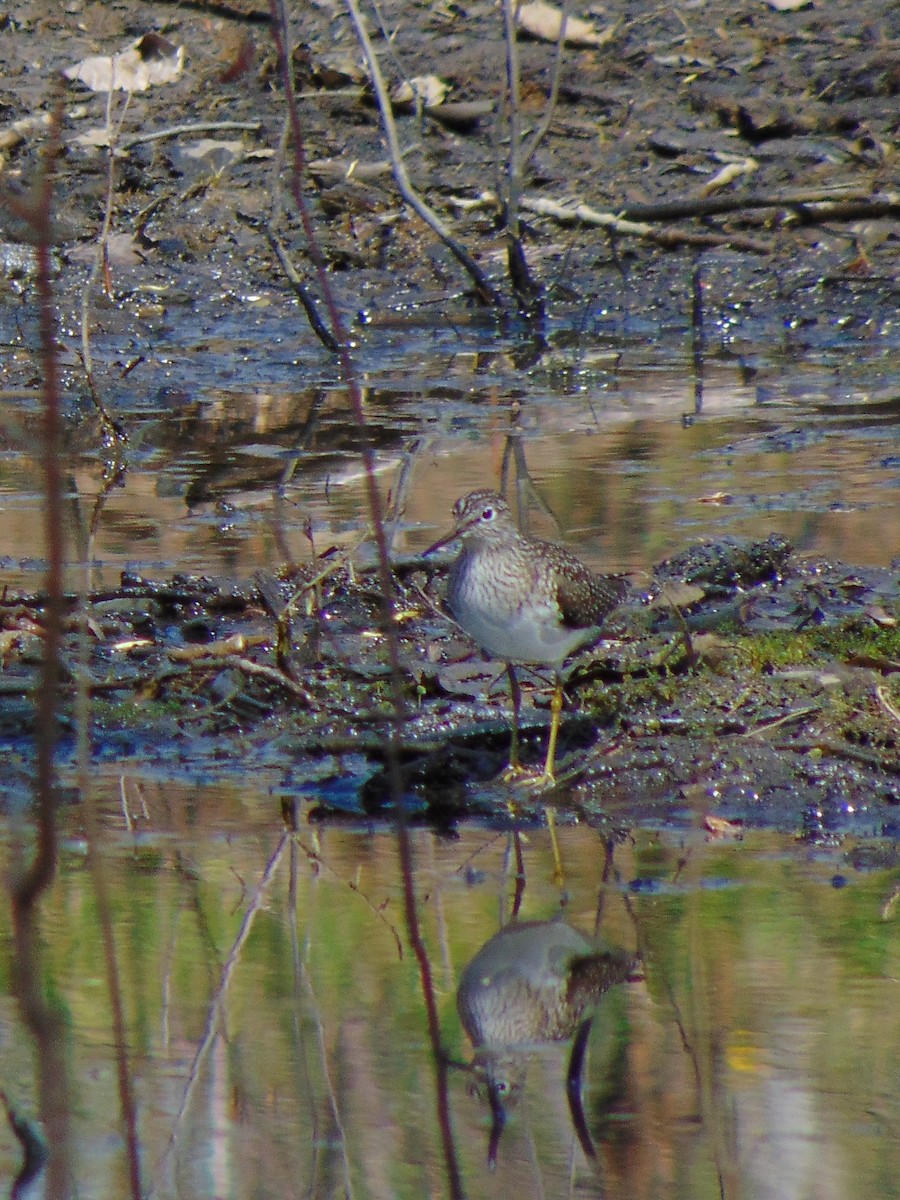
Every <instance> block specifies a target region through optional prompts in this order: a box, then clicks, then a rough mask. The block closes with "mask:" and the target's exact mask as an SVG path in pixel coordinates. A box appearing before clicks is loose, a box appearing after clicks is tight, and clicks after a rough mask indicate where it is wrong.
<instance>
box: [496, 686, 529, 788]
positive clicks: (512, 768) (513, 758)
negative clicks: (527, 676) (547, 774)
mask: <svg viewBox="0 0 900 1200" xmlns="http://www.w3.org/2000/svg"><path fill="white" fill-rule="evenodd" d="M506 674H507V675H508V676H509V694H510V696H511V697H512V732H511V734H510V740H509V766H508V767H507V768H506V770H505V771H504V772H503V775H502V776H501V778H502V779H503V780H505V782H506V783H515V782H517V781H518V780H520V779H521V778H522V776H523V775H527V774H528V772H527V771H526V770H525V768H524V767H523V766H522V764H521V762H520V761H519V710H520V708H521V707H522V689H521V688H520V687H519V680H518V679H517V677H516V669H515V667H514V666H513V665H512V663H507V664H506Z"/></svg>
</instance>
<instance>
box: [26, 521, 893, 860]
mask: <svg viewBox="0 0 900 1200" xmlns="http://www.w3.org/2000/svg"><path fill="white" fill-rule="evenodd" d="M702 557H703V555H702V549H701V548H698V550H696V551H695V552H694V554H693V555H692V558H691V568H692V569H691V571H690V574H691V577H692V581H691V582H687V581H686V574H687V572H685V570H684V567H685V563H684V560H678V561H674V560H673V562H672V563H667V564H662V565H661V567H660V569H659V571H658V574H657V579H656V581H655V582H654V584H653V586H652V587H649V588H647V589H646V590H645V591H644V592H643V593H639V592H636V593H635V595H634V597H633V599H632V600H631V601H630V602H629V603H628V604H626V605H625V606H623V608H622V609H621V610H620V611H619V614H618V616H617V618H616V620H615V621H614V622H613V623H612V625H611V627H610V629H609V631H608V633H609V636H608V637H607V639H606V640H605V641H604V643H602V644H601V646H600V648H599V649H598V650H597V651H596V652H593V653H591V654H589V655H586V656H584V657H582V658H581V659H580V660H579V661H578V663H577V664H576V666H575V668H574V669H573V671H572V673H571V675H570V678H569V683H568V688H567V690H568V695H569V707H568V710H567V715H566V718H565V720H564V724H563V733H562V740H561V750H562V760H561V762H560V765H559V776H560V786H559V788H558V789H557V790H556V792H555V793H554V794H553V799H554V801H555V803H557V804H558V805H559V807H560V819H561V820H566V819H578V820H582V821H586V822H589V823H590V824H592V825H596V826H599V827H601V828H607V829H609V830H610V831H611V832H614V831H618V830H621V829H623V828H627V827H628V826H629V825H630V824H631V823H633V822H634V821H635V820H643V821H651V822H662V823H665V824H671V823H675V824H676V825H677V824H682V823H685V822H687V823H693V822H695V821H697V820H698V819H699V820H712V821H713V822H714V821H715V820H716V819H717V818H718V819H720V820H722V821H726V822H731V823H735V825H734V828H731V829H730V832H731V834H732V835H734V833H735V832H736V831H737V832H739V829H740V826H741V825H743V824H754V825H756V824H763V825H773V826H776V827H780V828H788V829H791V830H795V831H796V832H798V833H801V834H803V835H804V836H805V837H807V838H809V839H811V840H813V841H820V840H822V839H825V840H828V839H830V838H832V837H835V836H838V835H840V834H845V833H847V832H852V833H856V834H858V835H864V836H867V837H872V836H874V837H897V836H900V691H898V689H897V687H896V684H894V682H893V680H894V679H895V677H896V675H897V674H898V673H900V631H898V628H897V620H896V617H895V616H893V615H892V613H894V612H896V610H897V607H898V604H900V595H898V593H900V582H898V579H897V576H896V574H895V573H891V572H888V571H878V570H867V571H866V572H864V573H860V572H853V571H849V570H847V569H846V568H844V567H841V566H840V565H837V564H833V563H824V562H809V561H804V560H802V559H800V558H798V557H796V556H795V555H793V554H792V553H791V552H790V549H789V547H786V546H785V545H784V544H783V543H775V544H773V543H771V542H770V543H768V544H767V543H761V544H759V545H757V546H755V547H746V546H735V545H720V546H715V547H709V548H708V554H707V555H706V565H707V568H708V569H707V570H706V571H704V568H703V563H702V561H701V559H702ZM727 562H730V563H731V566H730V568H726V563H727ZM751 567H752V569H751ZM314 574H315V572H314V571H313V569H312V568H304V569H302V570H301V569H293V570H290V571H285V572H284V574H283V576H282V577H281V578H280V579H275V578H265V579H262V580H260V581H259V583H260V584H261V586H259V587H257V586H253V585H249V586H247V587H244V588H237V587H235V588H228V589H223V588H222V587H221V586H218V585H215V584H213V583H211V582H209V581H203V580H196V579H188V578H175V579H172V580H171V581H169V582H167V583H165V584H160V583H151V582H147V581H142V580H140V579H136V578H131V579H126V580H125V581H124V584H123V587H122V588H121V589H119V590H116V591H112V592H109V593H106V594H98V595H95V596H93V597H92V598H91V600H90V602H89V603H88V605H87V608H86V615H87V623H86V625H84V624H82V622H81V621H79V620H78V619H77V616H76V605H75V603H74V598H73V605H72V608H73V615H72V618H71V622H70V627H69V633H68V635H67V640H66V646H65V653H64V664H65V667H66V679H67V683H68V684H69V685H70V687H73V686H74V683H75V681H76V679H80V680H82V681H84V686H85V687H86V690H87V692H88V694H89V695H90V697H91V700H92V705H91V707H92V711H93V725H92V742H93V752H94V755H95V757H96V760H97V761H98V762H100V763H103V762H116V763H117V764H120V765H122V766H123V767H125V766H127V767H128V768H129V769H134V770H136V771H138V772H139V773H140V772H143V771H148V770H149V771H150V772H151V773H153V774H162V775H164V776H165V775H168V776H170V777H174V778H180V779H196V778H202V777H214V776H221V775H222V774H223V773H224V774H225V775H233V776H242V775H245V774H246V772H247V771H248V770H249V769H252V770H253V773H254V775H255V776H256V777H257V782H259V780H260V779H261V780H264V782H265V784H266V785H267V787H268V789H269V791H270V792H271V794H272V795H274V796H280V797H282V798H284V799H287V798H289V797H293V796H296V795H297V794H302V795H304V796H306V797H307V798H309V799H310V800H312V801H313V802H314V814H315V815H317V816H318V817H319V818H323V817H326V816H330V817H340V816H343V817H346V818H350V819H355V820H358V819H360V817H363V816H367V817H369V818H374V819H377V818H378V817H380V816H385V817H387V816H389V815H390V787H389V785H388V782H387V778H386V776H385V775H384V774H383V770H384V746H385V741H386V739H387V737H388V733H389V729H390V726H391V720H392V712H393V707H392V696H393V693H392V689H391V686H390V667H389V655H388V653H387V650H386V645H385V639H384V637H383V635H382V634H381V633H380V601H379V597H378V591H377V588H376V587H375V585H374V582H373V581H372V580H371V579H369V578H367V577H365V576H362V577H358V576H354V575H351V574H350V573H348V571H347V570H346V568H345V567H344V566H343V565H341V564H340V563H339V562H336V563H334V564H333V566H332V567H331V569H329V568H328V566H327V564H326V565H325V567H324V570H323V571H322V572H319V575H321V576H324V577H321V578H318V579H317V581H316V582H315V583H313V582H312V581H313V576H314ZM441 574H442V572H441V571H440V570H439V569H437V568H435V566H434V564H431V563H426V562H422V561H418V562H410V563H407V564H405V565H404V566H403V567H402V568H400V569H399V570H398V577H397V586H398V589H399V596H398V608H397V612H398V631H399V638H400V651H401V662H402V668H403V673H404V685H403V702H404V704H405V706H406V715H405V718H404V722H403V725H402V732H401V735H400V745H399V753H400V758H401V763H402V777H403V786H404V796H405V801H406V804H407V806H408V808H409V811H410V812H411V813H412V814H413V816H414V819H416V820H422V821H425V822H427V823H430V824H437V825H439V826H450V827H452V826H453V825H455V824H456V823H457V822H458V821H459V820H462V819H466V818H468V817H471V816H477V817H479V818H480V819H482V820H487V821H489V822H492V823H493V822H497V821H500V822H501V823H504V822H506V821H508V820H509V819H510V813H511V811H512V812H514V813H515V814H516V819H517V820H519V821H522V820H525V821H528V820H530V819H534V820H540V819H542V814H543V811H544V808H543V806H544V804H545V803H546V802H547V800H548V795H547V794H546V793H544V794H541V795H539V796H536V795H533V794H531V793H530V792H529V791H528V790H527V789H522V788H511V787H508V786H505V785H502V784H500V783H498V782H497V777H498V775H499V773H500V772H501V770H502V767H503V765H504V764H505V761H506V754H507V751H508V737H509V701H508V696H507V694H506V689H505V682H504V677H503V675H502V672H501V671H500V668H499V666H498V664H496V663H492V662H485V661H484V660H483V659H482V658H481V657H480V656H479V655H478V654H477V653H476V652H475V651H473V649H472V647H471V645H470V644H469V643H468V642H467V640H466V639H465V637H464V636H463V635H462V634H461V633H455V632H454V631H453V628H452V626H451V625H450V623H449V621H448V620H447V619H446V618H444V617H443V616H442V615H441V613H440V611H439V609H438V603H439V595H440V590H441V580H440V575H441ZM2 615H3V628H4V631H5V632H4V634H3V638H4V646H5V656H6V671H5V673H4V681H3V683H4V697H5V703H4V710H3V711H4V728H3V735H2V741H3V743H4V748H5V763H6V767H5V771H4V774H5V776H6V782H7V786H8V788H9V789H10V791H11V792H12V793H15V792H17V791H20V790H21V791H22V792H23V793H24V791H25V789H26V788H27V782H28V775H29V762H30V748H29V747H30V741H31V738H30V732H31V705H30V699H29V697H30V695H31V693H32V691H33V688H34V685H35V678H36V670H37V659H38V654H39V647H40V638H39V636H38V633H39V629H40V622H41V604H40V600H39V598H37V597H33V598H27V597H21V598H19V599H13V598H10V597H7V599H6V601H5V602H4V605H3V614H2ZM85 642H86V644H87V647H88V650H87V656H86V660H85V651H84V645H85ZM495 684H496V686H492V685H495ZM67 690H68V689H67ZM550 690H551V689H550V681H549V680H546V679H543V680H542V679H541V678H540V676H539V675H532V676H531V677H530V678H529V679H528V681H527V684H526V706H525V709H524V710H523V715H524V720H523V725H524V727H525V729H526V730H527V733H526V737H525V746H524V752H525V756H526V758H527V759H533V761H534V763H535V764H536V765H538V764H539V763H540V762H541V761H542V754H543V747H544V738H545V736H546V727H547V722H548V713H547V711H546V710H547V705H548V700H549V693H550ZM64 723H65V728H66V729H67V730H68V731H69V732H70V733H74V727H75V717H74V710H73V708H72V706H71V703H67V704H66V706H65V708H64ZM73 753H74V741H73V740H72V738H71V737H66V738H64V744H63V759H64V760H67V761H71V756H72V754H73ZM15 780H17V781H18V786H16V784H15V782H14V781H15Z"/></svg>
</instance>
